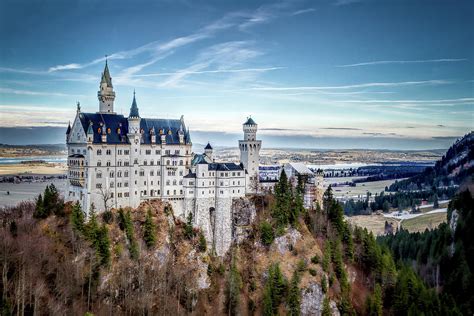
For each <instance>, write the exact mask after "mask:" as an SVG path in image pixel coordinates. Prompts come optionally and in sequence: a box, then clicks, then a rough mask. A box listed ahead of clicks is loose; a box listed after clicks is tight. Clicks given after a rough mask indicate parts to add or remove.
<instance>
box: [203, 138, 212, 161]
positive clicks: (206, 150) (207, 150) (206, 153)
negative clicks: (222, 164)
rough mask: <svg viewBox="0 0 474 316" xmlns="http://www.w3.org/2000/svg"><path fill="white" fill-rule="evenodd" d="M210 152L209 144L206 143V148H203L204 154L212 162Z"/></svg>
mask: <svg viewBox="0 0 474 316" xmlns="http://www.w3.org/2000/svg"><path fill="white" fill-rule="evenodd" d="M212 151H213V150H212V146H211V143H209V142H208V143H207V145H206V147H204V154H205V155H206V156H207V157H208V158H209V159H211V160H213V157H212Z"/></svg>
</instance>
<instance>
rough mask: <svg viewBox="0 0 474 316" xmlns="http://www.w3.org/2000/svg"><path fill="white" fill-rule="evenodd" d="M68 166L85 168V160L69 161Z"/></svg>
mask: <svg viewBox="0 0 474 316" xmlns="http://www.w3.org/2000/svg"><path fill="white" fill-rule="evenodd" d="M68 165H69V166H72V167H79V166H84V160H83V159H81V160H77V159H69V163H68Z"/></svg>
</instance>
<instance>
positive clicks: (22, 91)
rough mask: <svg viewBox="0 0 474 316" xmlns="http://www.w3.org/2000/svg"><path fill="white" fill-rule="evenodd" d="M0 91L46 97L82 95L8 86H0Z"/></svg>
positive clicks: (80, 95)
mask: <svg viewBox="0 0 474 316" xmlns="http://www.w3.org/2000/svg"><path fill="white" fill-rule="evenodd" d="M0 93H5V94H19V95H36V96H48V97H83V96H84V95H82V94H68V93H60V92H45V91H31V90H17V89H10V88H0Z"/></svg>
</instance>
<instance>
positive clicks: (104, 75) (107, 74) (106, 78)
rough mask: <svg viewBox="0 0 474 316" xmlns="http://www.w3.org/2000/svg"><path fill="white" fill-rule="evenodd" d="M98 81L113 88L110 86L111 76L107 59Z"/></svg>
mask: <svg viewBox="0 0 474 316" xmlns="http://www.w3.org/2000/svg"><path fill="white" fill-rule="evenodd" d="M100 83H101V84H102V83H106V84H107V86H108V87H111V88H113V86H112V77H111V76H110V72H109V65H108V64H107V59H106V60H105V68H104V72H103V73H102V79H101V80H100Z"/></svg>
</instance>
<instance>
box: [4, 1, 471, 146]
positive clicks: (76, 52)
mask: <svg viewBox="0 0 474 316" xmlns="http://www.w3.org/2000/svg"><path fill="white" fill-rule="evenodd" d="M0 12H1V13H0V25H1V28H0V38H1V42H2V45H1V48H0V56H1V58H0V124H1V126H2V127H1V129H0V142H1V143H22V144H27V143H32V142H36V143H56V142H57V140H61V141H62V140H63V139H64V133H62V132H61V129H59V128H58V127H62V128H65V127H66V125H67V122H68V121H71V120H73V119H74V115H75V111H76V106H75V104H76V101H80V102H81V107H82V110H83V111H87V112H96V111H97V109H98V101H97V89H98V85H99V80H100V73H101V71H102V70H103V67H104V62H105V57H104V56H105V55H106V54H107V55H108V63H109V68H110V71H111V75H112V80H113V84H114V88H115V91H116V95H117V98H116V101H115V104H116V109H118V112H119V113H123V114H125V115H128V110H129V106H130V104H131V100H132V94H133V90H134V89H135V90H136V93H137V101H138V106H139V108H140V114H141V115H142V116H143V117H164V118H166V117H170V118H171V117H173V118H179V117H180V116H181V115H182V114H183V115H184V116H185V119H186V122H187V124H188V126H189V127H190V129H191V132H192V137H193V141H195V142H200V143H204V142H206V141H207V140H210V141H212V142H214V143H215V144H216V145H224V146H233V145H234V144H235V139H236V138H237V137H238V136H239V135H240V132H241V124H242V122H243V121H244V120H245V118H246V117H247V116H248V115H252V117H253V118H255V120H256V121H257V123H258V124H259V135H260V137H261V138H262V139H263V140H264V141H265V142H266V143H265V146H266V147H293V148H297V147H305V148H370V149H373V148H385V149H430V148H447V147H449V145H450V144H451V143H452V142H453V141H454V139H456V138H457V137H460V136H462V135H464V134H466V133H467V132H469V131H470V130H472V129H473V121H474V116H473V113H474V111H473V103H474V3H473V2H472V1H458V2H456V3H453V2H452V1H436V2H427V1H422V0H416V1H409V2H408V1H398V0H386V1H372V0H335V1H303V0H301V1H289V0H287V1H278V2H269V1H258V2H257V1H239V2H238V3H234V2H230V1H206V2H204V1H184V0H183V1H168V0H163V1H145V0H142V1H134V2H131V1H95V0H91V1H72V2H67V3H66V2H63V1H54V0H50V1H11V0H6V1H2V2H1V3H0ZM19 17H20V18H19ZM58 133H59V134H58ZM29 140H31V141H29Z"/></svg>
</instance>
